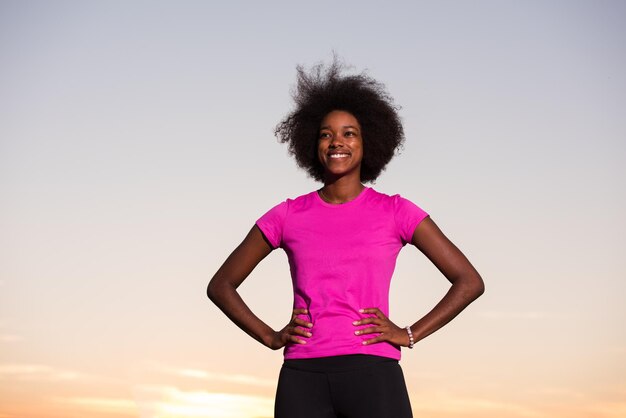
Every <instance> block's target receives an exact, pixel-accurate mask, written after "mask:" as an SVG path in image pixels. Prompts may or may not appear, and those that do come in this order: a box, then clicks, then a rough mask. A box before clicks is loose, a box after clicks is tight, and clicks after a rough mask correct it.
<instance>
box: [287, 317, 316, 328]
mask: <svg viewBox="0 0 626 418" xmlns="http://www.w3.org/2000/svg"><path fill="white" fill-rule="evenodd" d="M291 322H293V323H294V324H296V325H300V326H301V327H305V328H313V324H312V323H310V322H309V321H305V320H304V319H301V318H294V319H293V320H292V321H291Z"/></svg>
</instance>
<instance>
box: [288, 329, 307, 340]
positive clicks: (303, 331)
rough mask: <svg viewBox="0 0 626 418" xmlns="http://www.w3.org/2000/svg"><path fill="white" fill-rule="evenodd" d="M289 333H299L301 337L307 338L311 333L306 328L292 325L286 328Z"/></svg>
mask: <svg viewBox="0 0 626 418" xmlns="http://www.w3.org/2000/svg"><path fill="white" fill-rule="evenodd" d="M288 332H289V334H291V335H301V336H303V337H307V338H309V337H310V336H311V335H313V334H311V332H310V331H309V330H308V329H303V328H300V327H293V328H289V330H288Z"/></svg>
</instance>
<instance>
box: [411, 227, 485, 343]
mask: <svg viewBox="0 0 626 418" xmlns="http://www.w3.org/2000/svg"><path fill="white" fill-rule="evenodd" d="M411 243H412V244H413V245H415V246H416V247H417V248H418V249H419V250H420V251H421V252H423V253H424V255H426V257H428V259H429V260H430V261H432V263H433V264H434V265H435V266H436V267H437V269H439V271H440V272H441V273H442V274H443V275H444V276H445V277H446V279H448V281H449V282H450V283H452V286H451V287H450V289H449V290H448V292H447V293H446V294H445V296H444V297H443V298H442V299H441V301H439V303H437V305H435V307H434V308H433V309H432V310H431V311H430V312H428V313H427V314H426V315H425V316H424V317H422V318H421V319H420V320H419V321H417V322H416V323H414V324H413V325H412V326H411V330H412V331H413V336H414V338H415V341H419V340H421V339H423V338H425V337H427V336H428V335H430V334H432V333H433V332H435V331H437V330H438V329H439V328H441V327H443V326H444V325H445V324H447V323H448V322H450V321H451V320H452V319H453V318H454V317H455V316H457V315H458V314H459V313H460V312H461V311H462V310H463V309H465V308H466V307H467V306H468V305H469V304H470V303H472V302H473V301H474V300H476V299H477V298H478V297H479V296H480V295H482V294H483V292H484V291H485V284H484V283H483V280H482V278H481V277H480V275H479V274H478V272H477V271H476V269H475V268H474V266H472V264H471V263H470V262H469V260H468V259H467V258H466V257H465V255H463V253H462V252H461V251H460V250H459V249H458V248H457V247H456V246H455V245H454V244H453V243H452V242H450V240H449V239H448V238H447V237H446V236H445V235H444V234H443V232H441V230H440V229H439V227H438V226H437V225H436V224H435V222H433V220H432V219H430V217H428V218H426V219H424V220H423V221H422V222H421V223H420V225H419V226H418V227H417V228H416V229H415V232H414V233H413V240H412V242H411Z"/></svg>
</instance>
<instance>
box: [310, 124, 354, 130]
mask: <svg viewBox="0 0 626 418" xmlns="http://www.w3.org/2000/svg"><path fill="white" fill-rule="evenodd" d="M342 128H344V129H345V128H352V129H356V130H358V129H359V128H358V127H356V126H352V125H345V126H342ZM322 129H330V126H328V125H325V126H320V131H321V130H322Z"/></svg>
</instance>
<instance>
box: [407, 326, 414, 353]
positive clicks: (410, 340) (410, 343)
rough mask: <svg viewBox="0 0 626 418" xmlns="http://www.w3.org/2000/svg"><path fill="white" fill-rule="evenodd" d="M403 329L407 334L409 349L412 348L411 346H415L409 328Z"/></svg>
mask: <svg viewBox="0 0 626 418" xmlns="http://www.w3.org/2000/svg"><path fill="white" fill-rule="evenodd" d="M404 329H405V330H406V332H407V333H408V334H409V348H413V345H414V344H415V340H414V339H413V332H412V331H411V327H408V326H407V327H405V328H404Z"/></svg>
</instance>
